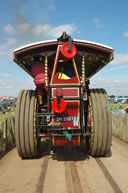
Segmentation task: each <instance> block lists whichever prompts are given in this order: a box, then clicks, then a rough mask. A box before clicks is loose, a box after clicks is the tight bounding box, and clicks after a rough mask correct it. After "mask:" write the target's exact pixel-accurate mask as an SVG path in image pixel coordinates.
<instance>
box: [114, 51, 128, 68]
mask: <svg viewBox="0 0 128 193" xmlns="http://www.w3.org/2000/svg"><path fill="white" fill-rule="evenodd" d="M111 64H117V65H118V64H128V54H125V53H119V54H115V56H114V60H113V61H112V62H111Z"/></svg>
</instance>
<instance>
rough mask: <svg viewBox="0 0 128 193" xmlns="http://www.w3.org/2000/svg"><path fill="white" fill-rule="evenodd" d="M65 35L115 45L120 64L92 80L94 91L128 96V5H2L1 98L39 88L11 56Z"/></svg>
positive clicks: (98, 0)
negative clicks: (28, 47) (65, 33)
mask: <svg viewBox="0 0 128 193" xmlns="http://www.w3.org/2000/svg"><path fill="white" fill-rule="evenodd" d="M63 31H66V32H67V33H68V34H70V35H71V36H72V38H73V39H82V40H89V41H94V42H98V43H101V44H105V45H108V46H111V47H112V48H113V49H114V50H115V59H114V60H113V61H112V62H111V63H110V64H108V65H107V66H106V67H104V68H103V69H102V70H101V71H100V72H98V73H97V74H96V75H95V76H94V77H93V78H92V79H91V80H90V82H91V85H90V87H95V88H105V89H106V90H107V92H108V95H112V94H114V95H128V1H127V0H115V1H114V0H63V1H60V0H31V1H30V0H6V1H2V0H1V5H0V97H1V96H4V95H7V96H17V95H18V92H19V91H20V90H21V89H33V88H35V86H34V84H33V79H32V78H31V77H30V76H29V75H28V74H27V73H26V72H24V71H23V70H22V69H21V68H20V67H19V66H17V64H15V63H14V62H13V57H12V51H13V50H14V49H15V48H18V47H20V46H22V45H24V44H28V43H32V42H37V41H43V40H50V39H56V38H58V37H59V36H60V35H61V34H62V32H63Z"/></svg>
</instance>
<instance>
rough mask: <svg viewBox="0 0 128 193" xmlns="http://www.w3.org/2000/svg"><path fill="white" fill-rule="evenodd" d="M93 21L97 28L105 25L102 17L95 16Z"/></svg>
mask: <svg viewBox="0 0 128 193" xmlns="http://www.w3.org/2000/svg"><path fill="white" fill-rule="evenodd" d="M92 23H93V24H95V26H96V27H97V28H102V27H103V24H102V23H101V21H100V19H99V18H96V17H95V18H93V19H92Z"/></svg>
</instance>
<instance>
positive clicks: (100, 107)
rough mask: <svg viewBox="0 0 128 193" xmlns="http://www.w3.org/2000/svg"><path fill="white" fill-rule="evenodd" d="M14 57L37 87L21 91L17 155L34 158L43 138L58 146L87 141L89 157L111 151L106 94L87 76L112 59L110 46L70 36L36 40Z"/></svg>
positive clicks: (18, 102)
mask: <svg viewBox="0 0 128 193" xmlns="http://www.w3.org/2000/svg"><path fill="white" fill-rule="evenodd" d="M13 58H14V61H15V62H16V63H17V64H18V65H19V66H20V67H21V68H23V69H24V70H25V71H26V72H27V73H28V74H29V75H31V76H32V77H33V78H34V83H35V85H36V89H35V90H21V91H20V93H19V96H18V100H17V107H16V120H15V134H16V147H17V151H18V154H19V156H20V157H22V158H32V157H36V156H37V155H38V154H39V153H40V151H39V149H40V144H41V138H44V139H45V138H47V139H49V140H50V142H51V145H52V146H53V147H56V146H80V145H81V144H82V143H85V144H87V145H88V147H89V153H90V155H91V156H105V155H106V154H107V153H108V152H109V151H110V146H111V136H112V123H111V113H110V107H109V104H108V100H107V93H106V91H105V90H104V89H89V79H90V78H91V77H92V76H93V75H94V74H95V73H96V72H98V71H99V70H100V69H101V68H103V67H104V66H105V65H106V64H107V63H109V62H110V61H111V60H112V59H113V49H112V48H111V47H108V46H105V45H102V44H98V43H94V42H88V41H81V40H72V38H71V37H70V36H69V35H67V34H66V33H65V32H64V33H63V34H62V36H61V37H60V38H58V39H57V40H51V41H43V42H37V43H33V44H30V45H26V46H24V47H21V48H18V49H16V50H14V52H13Z"/></svg>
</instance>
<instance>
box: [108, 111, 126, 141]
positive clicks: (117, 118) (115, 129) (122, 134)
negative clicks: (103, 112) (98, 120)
mask: <svg viewBox="0 0 128 193" xmlns="http://www.w3.org/2000/svg"><path fill="white" fill-rule="evenodd" d="M112 133H113V135H115V136H116V137H118V138H120V139H122V140H123V141H125V142H127V143H128V114H117V113H115V112H112Z"/></svg>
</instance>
